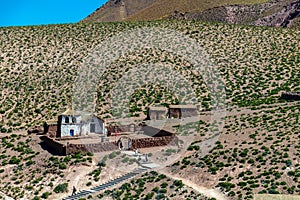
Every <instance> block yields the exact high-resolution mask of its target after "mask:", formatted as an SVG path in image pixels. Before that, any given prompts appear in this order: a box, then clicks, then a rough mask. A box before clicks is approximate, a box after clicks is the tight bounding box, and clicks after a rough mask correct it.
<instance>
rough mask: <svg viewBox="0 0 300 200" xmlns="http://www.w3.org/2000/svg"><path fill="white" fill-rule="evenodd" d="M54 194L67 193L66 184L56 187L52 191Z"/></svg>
mask: <svg viewBox="0 0 300 200" xmlns="http://www.w3.org/2000/svg"><path fill="white" fill-rule="evenodd" d="M53 191H54V192H55V193H64V192H67V191H68V183H63V184H59V185H57V186H56V187H55V188H54V190H53Z"/></svg>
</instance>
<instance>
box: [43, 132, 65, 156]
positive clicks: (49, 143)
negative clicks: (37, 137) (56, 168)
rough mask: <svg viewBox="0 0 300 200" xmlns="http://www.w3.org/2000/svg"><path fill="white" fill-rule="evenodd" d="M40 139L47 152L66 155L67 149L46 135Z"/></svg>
mask: <svg viewBox="0 0 300 200" xmlns="http://www.w3.org/2000/svg"><path fill="white" fill-rule="evenodd" d="M41 139H42V141H43V143H44V145H45V147H46V149H47V150H48V151H49V152H53V153H55V154H58V155H66V151H67V148H66V146H65V145H64V144H62V143H60V142H58V141H56V140H55V139H53V138H50V137H49V136H47V135H43V136H42V137H41Z"/></svg>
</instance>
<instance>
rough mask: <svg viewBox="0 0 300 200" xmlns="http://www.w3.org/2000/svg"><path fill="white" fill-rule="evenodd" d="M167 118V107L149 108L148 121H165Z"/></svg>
mask: <svg viewBox="0 0 300 200" xmlns="http://www.w3.org/2000/svg"><path fill="white" fill-rule="evenodd" d="M166 118H167V108H166V107H155V106H151V107H149V108H148V112H147V119H149V120H163V119H166Z"/></svg>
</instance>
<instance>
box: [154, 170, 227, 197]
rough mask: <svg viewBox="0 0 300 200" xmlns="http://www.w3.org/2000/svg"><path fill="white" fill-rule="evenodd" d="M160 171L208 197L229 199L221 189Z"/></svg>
mask: <svg viewBox="0 0 300 200" xmlns="http://www.w3.org/2000/svg"><path fill="white" fill-rule="evenodd" d="M159 173H161V174H165V175H166V176H168V177H170V178H172V179H175V180H181V181H182V183H183V184H185V185H187V186H189V187H191V188H193V189H194V190H196V191H198V192H199V193H201V194H203V195H205V196H207V197H210V198H216V199H217V200H227V198H226V196H225V195H224V194H222V193H221V192H220V191H219V190H216V189H212V188H211V189H210V188H206V187H203V186H200V185H197V184H196V183H193V182H192V181H190V180H187V179H185V178H182V177H178V176H175V175H172V174H169V173H167V172H164V171H159Z"/></svg>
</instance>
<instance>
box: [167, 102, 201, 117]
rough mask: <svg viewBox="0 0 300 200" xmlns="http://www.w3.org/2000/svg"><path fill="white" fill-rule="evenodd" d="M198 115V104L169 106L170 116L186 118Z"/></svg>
mask: <svg viewBox="0 0 300 200" xmlns="http://www.w3.org/2000/svg"><path fill="white" fill-rule="evenodd" d="M197 115H198V110H197V106H196V105H170V106H169V118H171V119H172V118H177V119H181V118H185V117H193V116H197Z"/></svg>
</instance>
